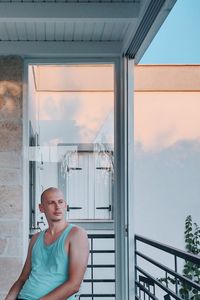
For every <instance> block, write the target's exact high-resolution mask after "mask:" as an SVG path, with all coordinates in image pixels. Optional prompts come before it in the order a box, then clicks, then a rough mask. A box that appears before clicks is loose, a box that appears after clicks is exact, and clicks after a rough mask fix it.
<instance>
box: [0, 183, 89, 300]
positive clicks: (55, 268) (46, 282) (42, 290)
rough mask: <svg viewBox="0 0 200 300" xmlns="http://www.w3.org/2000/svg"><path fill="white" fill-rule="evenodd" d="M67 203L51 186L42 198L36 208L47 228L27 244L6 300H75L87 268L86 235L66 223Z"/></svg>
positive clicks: (78, 228) (79, 229)
mask: <svg viewBox="0 0 200 300" xmlns="http://www.w3.org/2000/svg"><path fill="white" fill-rule="evenodd" d="M66 207H67V204H66V201H65V199H64V197H63V194H62V192H61V191H60V190H59V189H57V188H54V187H50V188H48V189H47V190H45V191H44V192H43V193H42V195H41V203H40V204H39V209H40V211H41V212H42V213H44V214H45V216H46V219H47V222H48V229H47V230H45V231H41V232H40V233H36V234H35V235H34V236H33V237H32V238H31V241H30V244H29V249H28V254H27V258H26V261H25V264H24V267H23V270H22V272H21V274H20V276H19V278H18V279H17V281H16V282H15V283H14V284H13V286H12V287H11V289H10V291H9V293H8V295H7V296H6V298H5V300H15V299H23V300H36V299H37V300H38V299H40V300H66V299H68V300H75V295H76V293H77V292H78V291H79V288H80V285H81V282H82V280H83V276H84V273H85V271H86V268H87V262H88V256H89V246H88V238H87V233H86V232H85V230H83V229H82V228H80V227H78V226H75V225H73V224H69V223H68V222H67V221H66V218H65V214H66Z"/></svg>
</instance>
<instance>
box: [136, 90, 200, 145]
mask: <svg viewBox="0 0 200 300" xmlns="http://www.w3.org/2000/svg"><path fill="white" fill-rule="evenodd" d="M199 105H200V93H199V92H145V93H142V92H140V93H137V92H136V93H135V102H134V116H135V130H134V134H135V143H136V144H137V143H139V144H140V145H141V146H142V148H143V150H144V151H154V150H155V151H157V150H161V149H162V148H167V147H170V146H172V145H173V144H175V143H176V142H178V141H181V140H200V121H199V109H200V107H199Z"/></svg>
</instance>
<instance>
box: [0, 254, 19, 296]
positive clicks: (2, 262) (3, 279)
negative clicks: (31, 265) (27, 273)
mask: <svg viewBox="0 0 200 300" xmlns="http://www.w3.org/2000/svg"><path fill="white" fill-rule="evenodd" d="M0 270H1V272H0V283H1V284H0V293H1V294H2V293H7V292H8V290H9V289H10V287H11V285H12V284H13V283H14V281H15V280H16V279H17V278H18V277H19V274H20V272H21V270H22V261H21V259H19V258H17V257H0Z"/></svg>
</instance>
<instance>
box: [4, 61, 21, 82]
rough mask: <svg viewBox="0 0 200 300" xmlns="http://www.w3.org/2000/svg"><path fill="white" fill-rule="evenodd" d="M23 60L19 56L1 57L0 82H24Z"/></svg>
mask: <svg viewBox="0 0 200 300" xmlns="http://www.w3.org/2000/svg"><path fill="white" fill-rule="evenodd" d="M22 75H23V59H22V58H21V57H19V56H1V57H0V81H2V80H9V81H14V82H20V83H21V82H22Z"/></svg>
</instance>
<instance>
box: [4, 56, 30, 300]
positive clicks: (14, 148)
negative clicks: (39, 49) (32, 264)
mask: <svg viewBox="0 0 200 300" xmlns="http://www.w3.org/2000/svg"><path fill="white" fill-rule="evenodd" d="M22 77H23V60H22V59H21V58H20V57H14V56H12V57H11V56H9V57H8V56H7V57H6V56H4V57H3V56H2V57H0V299H4V297H5V294H7V292H8V289H9V288H10V287H11V285H12V284H13V282H14V281H15V280H16V278H17V277H18V276H19V273H20V271H21V268H22V246H23V231H22V220H23V213H24V212H23V197H22V196H23V193H22V86H23V85H22Z"/></svg>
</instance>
